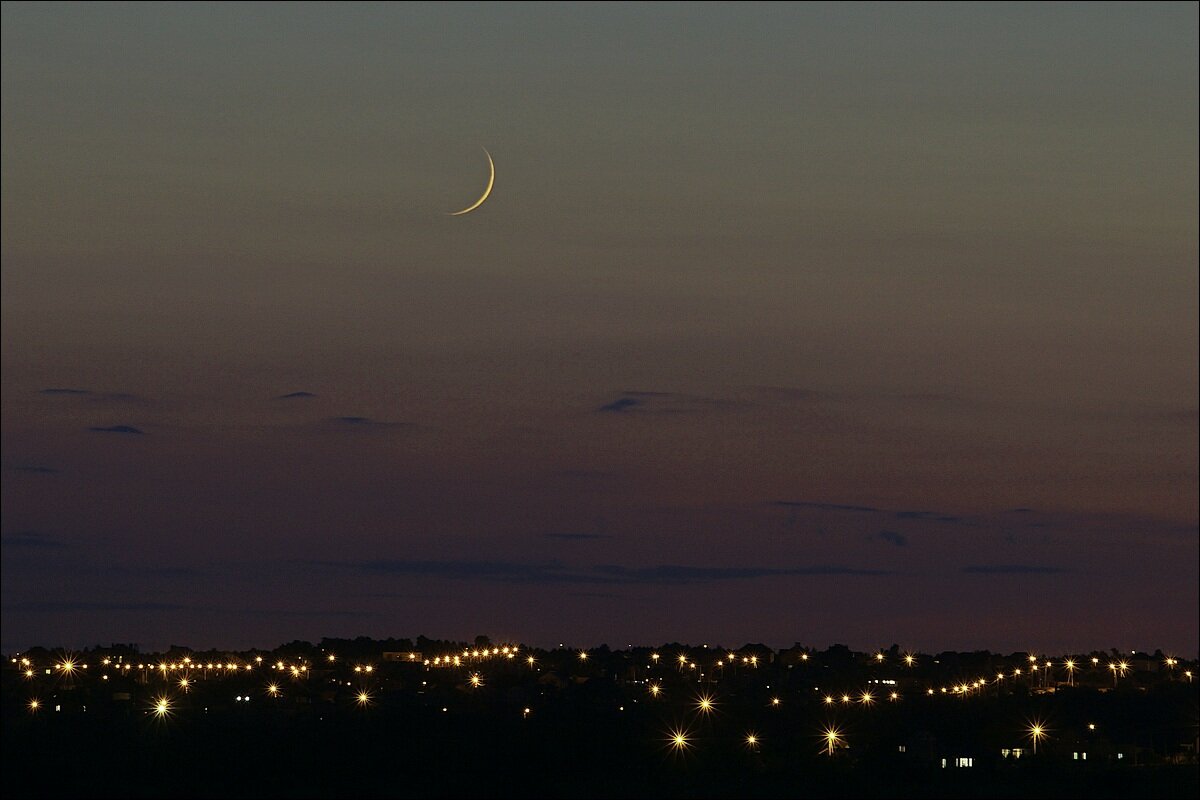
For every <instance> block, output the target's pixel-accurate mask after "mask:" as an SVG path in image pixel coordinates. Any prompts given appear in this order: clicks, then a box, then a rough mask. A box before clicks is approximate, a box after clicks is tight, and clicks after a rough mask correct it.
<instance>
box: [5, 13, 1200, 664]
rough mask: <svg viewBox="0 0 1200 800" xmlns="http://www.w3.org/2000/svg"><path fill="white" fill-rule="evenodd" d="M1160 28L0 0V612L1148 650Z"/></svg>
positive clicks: (639, 636)
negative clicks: (492, 178)
mask: <svg viewBox="0 0 1200 800" xmlns="http://www.w3.org/2000/svg"><path fill="white" fill-rule="evenodd" d="M1197 60H1198V55H1197V6H1196V4H1194V3H1183V4H1173V5H1148V4H1137V5H1108V4H1105V5H1057V4H1056V5H1016V4H1011V5H1010V4H1003V5H979V4H970V5H962V6H946V5H935V6H930V5H893V4H887V5H871V4H855V5H849V6H840V5H832V6H830V5H801V6H793V5H762V6H758V5H744V4H737V5H730V6H713V5H696V6H687V5H682V4H670V5H655V4H638V5H612V4H602V5H590V4H579V5H560V6H553V5H543V4H537V5H508V4H505V5H469V4H453V5H434V6H422V5H387V6H374V5H336V6H334V5H301V6H286V5H275V4H272V5H237V4H221V5H204V4H187V5H182V4H181V5H143V4H137V5H109V4H104V5H99V4H97V5H85V6H76V5H58V4H55V5H43V4H39V5H27V4H14V3H7V4H5V5H4V6H3V73H2V75H3V78H2V80H3V146H2V149H3V252H2V256H3V275H2V287H0V288H2V290H3V291H2V295H0V297H2V300H0V303H2V310H3V317H2V332H3V341H2V354H3V384H4V392H3V420H2V429H3V458H2V462H3V470H4V472H3V562H2V563H3V582H2V588H0V599H2V612H3V625H2V642H0V644H2V646H3V648H4V649H5V650H6V651H11V650H13V649H16V648H23V647H26V646H29V645H32V644H45V645H53V644H64V645H71V646H84V645H92V644H96V643H105V644H107V643H108V642H110V641H133V642H139V643H142V645H143V646H144V647H163V646H166V645H167V644H170V643H179V644H188V645H191V646H193V647H207V646H228V647H246V646H251V645H254V646H271V645H274V644H277V643H279V642H282V641H288V640H291V639H296V638H303V639H318V638H320V637H321V636H355V635H360V634H365V635H371V636H389V635H395V636H415V635H417V634H425V635H428V636H432V637H439V638H441V637H444V638H469V637H473V636H474V635H475V634H478V633H486V634H489V635H491V636H492V638H493V639H513V640H520V641H523V642H528V643H532V644H538V645H548V644H556V643H558V642H566V643H571V644H576V645H590V644H598V643H600V642H608V643H610V644H612V645H614V646H615V645H623V644H626V643H629V642H638V643H658V642H662V641H669V640H681V641H693V642H701V641H709V642H716V641H719V642H724V643H729V644H740V643H742V642H746V641H762V642H766V643H768V644H772V645H777V646H787V645H790V644H791V643H792V642H794V641H801V642H805V643H809V644H813V645H821V646H823V645H827V644H830V643H833V642H844V643H847V644H849V645H851V646H855V647H862V648H867V647H874V646H880V645H883V646H887V645H889V644H891V643H892V642H897V643H900V644H902V645H904V646H906V647H912V648H914V649H916V648H924V649H950V648H976V647H979V648H983V647H988V648H992V649H998V650H1016V649H1026V648H1032V649H1035V650H1039V651H1042V650H1067V649H1084V648H1087V649H1090V648H1096V647H1110V646H1117V647H1128V648H1134V647H1137V648H1148V649H1154V648H1156V647H1161V648H1163V649H1165V650H1173V651H1176V652H1179V653H1182V654H1193V655H1194V654H1195V653H1196V652H1197V647H1198V641H1197V638H1198V634H1197V630H1198V624H1200V620H1198V612H1197V608H1198V583H1200V576H1198V567H1197V561H1198V555H1200V552H1198V551H1200V546H1198V541H1200V539H1198V535H1197V502H1198V492H1197V481H1198V477H1197V476H1198V468H1197V458H1198V454H1197V450H1198V446H1197V437H1198V432H1197V427H1198V426H1197V407H1198V398H1197V381H1198V370H1197V352H1198V334H1197V271H1198V259H1197V247H1198V232H1197V214H1198V203H1197V170H1198V164H1197V141H1198V137H1197V115H1198V102H1197ZM481 147H486V148H487V149H488V150H489V151H490V152H491V153H492V155H493V157H494V158H495V162H496V170H497V178H496V188H495V191H494V193H493V195H492V197H491V199H489V200H488V202H487V203H486V204H485V205H484V206H482V207H481V208H480V209H479V210H478V211H476V212H473V213H472V214H469V215H466V216H463V217H450V216H447V215H446V213H445V212H447V211H452V210H456V209H458V208H461V207H463V206H465V205H468V204H469V203H470V202H472V201H474V199H475V198H476V197H478V195H479V193H480V192H481V190H482V188H483V185H484V183H485V181H486V177H487V172H486V161H485V159H484V156H483V153H482V151H481V150H480V148H481Z"/></svg>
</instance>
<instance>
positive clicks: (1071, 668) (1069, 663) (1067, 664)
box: [1063, 658, 1075, 686]
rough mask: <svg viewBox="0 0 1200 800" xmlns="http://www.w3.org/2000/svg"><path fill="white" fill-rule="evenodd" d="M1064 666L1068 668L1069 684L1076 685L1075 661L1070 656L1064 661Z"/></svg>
mask: <svg viewBox="0 0 1200 800" xmlns="http://www.w3.org/2000/svg"><path fill="white" fill-rule="evenodd" d="M1063 666H1064V667H1066V668H1067V686H1074V685H1075V661H1074V660H1073V659H1070V658H1068V659H1067V660H1066V661H1064V662H1063Z"/></svg>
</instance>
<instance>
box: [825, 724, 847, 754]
mask: <svg viewBox="0 0 1200 800" xmlns="http://www.w3.org/2000/svg"><path fill="white" fill-rule="evenodd" d="M822 735H823V736H824V737H825V754H826V755H827V756H830V757H832V756H833V749H834V748H835V747H840V746H841V745H842V742H843V739H842V732H841V731H840V730H838V729H837V728H826V729H825V731H824V733H823V734H822Z"/></svg>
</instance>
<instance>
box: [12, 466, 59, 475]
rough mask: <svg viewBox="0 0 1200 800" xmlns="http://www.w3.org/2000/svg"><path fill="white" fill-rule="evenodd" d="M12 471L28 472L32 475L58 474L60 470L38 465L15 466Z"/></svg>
mask: <svg viewBox="0 0 1200 800" xmlns="http://www.w3.org/2000/svg"><path fill="white" fill-rule="evenodd" d="M12 471H13V472H26V473H29V474H31V475H57V474H58V472H59V470H58V469H56V468H55V467H42V466H36V465H31V466H19V467H13V468H12Z"/></svg>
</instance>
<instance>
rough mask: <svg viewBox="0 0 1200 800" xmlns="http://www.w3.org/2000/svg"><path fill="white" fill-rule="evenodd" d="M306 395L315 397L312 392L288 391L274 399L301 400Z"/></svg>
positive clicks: (306, 396)
mask: <svg viewBox="0 0 1200 800" xmlns="http://www.w3.org/2000/svg"><path fill="white" fill-rule="evenodd" d="M308 397H316V395H315V394H313V393H312V392H288V393H287V394H281V395H279V396H278V397H276V398H275V399H276V400H303V399H305V398H308Z"/></svg>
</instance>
